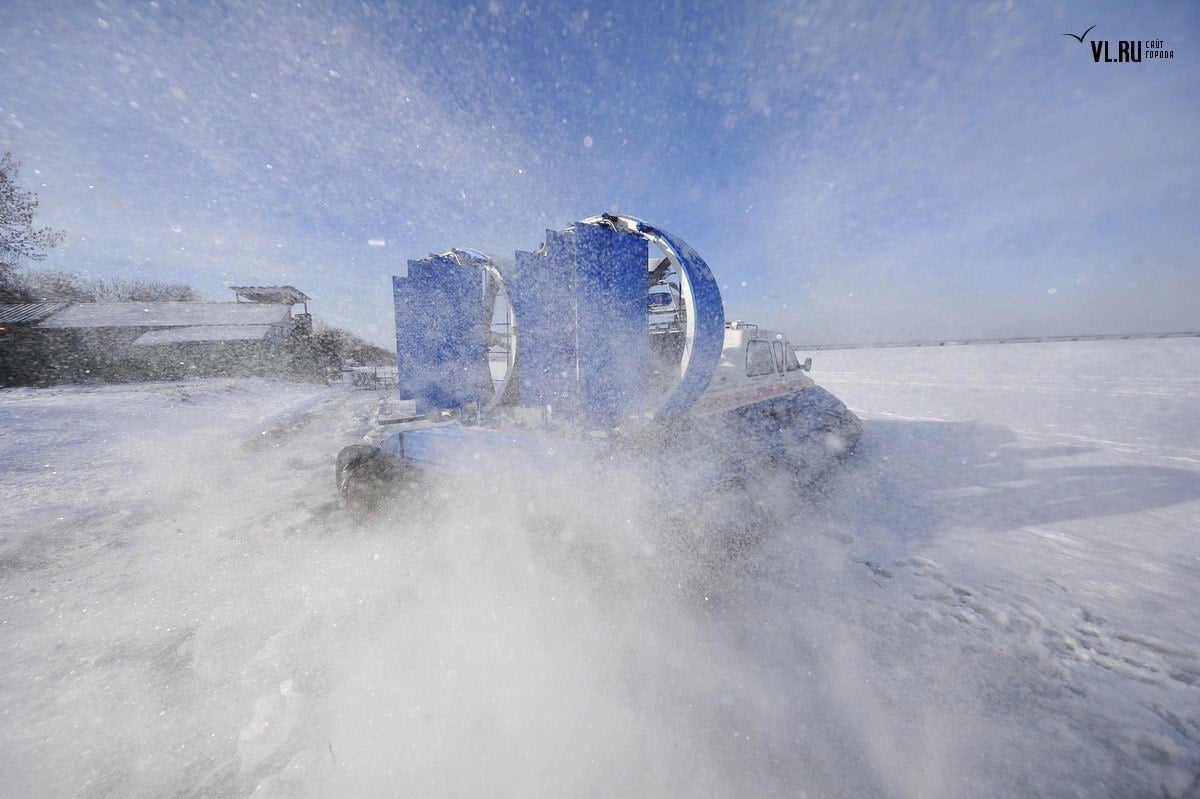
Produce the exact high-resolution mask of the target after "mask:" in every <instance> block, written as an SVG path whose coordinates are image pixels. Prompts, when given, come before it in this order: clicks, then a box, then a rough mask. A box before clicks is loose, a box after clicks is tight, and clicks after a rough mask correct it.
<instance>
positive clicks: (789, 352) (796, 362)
mask: <svg viewBox="0 0 1200 799" xmlns="http://www.w3.org/2000/svg"><path fill="white" fill-rule="evenodd" d="M783 351H784V354H785V355H786V356H787V370H788V371H789V372H799V371H800V359H799V358H797V357H796V351H795V350H794V349H792V345H791V344H788V343H787V342H784V345H783Z"/></svg>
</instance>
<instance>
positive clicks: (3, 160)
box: [0, 153, 63, 282]
mask: <svg viewBox="0 0 1200 799" xmlns="http://www.w3.org/2000/svg"><path fill="white" fill-rule="evenodd" d="M20 171H21V165H20V164H19V163H17V160H16V159H15V158H13V156H12V153H5V154H4V155H3V156H0V282H4V281H6V280H7V279H8V278H9V277H10V276H11V274H12V273H13V272H14V271H15V270H16V269H17V267H19V266H20V265H21V263H22V262H23V261H40V260H42V259H43V258H45V257H46V250H48V249H49V248H51V247H53V246H55V245H56V244H58V243H59V242H60V241H62V237H63V234H62V232H61V231H58V230H53V229H51V228H48V227H43V228H35V227H34V226H33V216H34V214H35V213H37V207H38V198H37V195H36V194H34V193H33V192H31V191H28V190H26V189H23V188H21V187H20V186H18V185H17V175H18V174H19V173H20Z"/></svg>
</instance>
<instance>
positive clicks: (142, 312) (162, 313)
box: [39, 302, 292, 328]
mask: <svg viewBox="0 0 1200 799" xmlns="http://www.w3.org/2000/svg"><path fill="white" fill-rule="evenodd" d="M291 310H292V308H291V306H290V305H275V304H270V303H261V302H87V303H80V304H78V305H72V306H70V307H69V308H66V309H65V310H62V311H59V312H58V313H57V314H55V315H54V316H52V317H50V318H49V319H47V320H46V321H45V322H42V324H41V325H39V327H53V328H89V327H191V326H193V325H276V324H280V323H282V322H284V321H285V320H287V318H288V317H289V316H291Z"/></svg>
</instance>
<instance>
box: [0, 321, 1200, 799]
mask: <svg viewBox="0 0 1200 799" xmlns="http://www.w3.org/2000/svg"><path fill="white" fill-rule="evenodd" d="M814 361H815V364H814V370H813V376H814V377H815V378H816V379H817V381H818V382H820V383H821V384H822V385H825V386H826V387H827V388H829V389H830V390H832V391H833V392H834V393H835V394H837V395H838V396H840V397H842V398H843V399H844V400H845V401H846V402H847V404H848V405H850V406H851V407H852V408H853V409H854V410H856V411H857V412H858V413H859V414H860V415H861V416H862V417H863V419H864V421H865V432H864V437H863V441H862V443H861V446H860V448H859V450H858V451H857V453H856V454H855V455H853V456H852V457H851V458H850V459H849V460H848V461H847V462H846V463H845V464H844V465H843V467H842V469H841V470H840V471H838V472H837V473H836V474H834V475H832V476H831V477H829V478H828V479H827V480H826V481H824V482H823V483H822V484H821V485H820V486H818V487H816V488H811V489H805V490H801V489H799V488H797V487H796V486H793V485H791V484H790V482H789V481H788V480H787V477H786V475H772V476H769V477H765V478H764V479H762V480H761V481H759V482H758V483H757V484H756V485H753V486H750V487H748V489H747V490H746V491H745V492H742V493H736V494H730V495H726V496H722V497H715V498H712V499H711V500H707V501H706V502H705V503H703V504H702V505H701V506H697V507H691V508H685V509H683V511H682V513H680V514H675V515H673V514H671V513H669V512H668V509H669V508H670V507H671V505H672V503H671V502H670V501H669V498H668V497H664V496H662V495H660V494H657V493H655V491H654V490H653V489H651V488H649V487H648V486H649V485H650V484H651V482H652V481H651V480H650V476H648V475H643V474H639V473H638V472H637V471H636V470H634V469H631V468H628V467H622V468H619V469H618V468H614V469H609V470H607V471H604V470H600V471H601V473H600V474H597V468H593V467H586V468H585V467H584V466H583V465H581V466H580V469H579V471H578V473H577V474H554V475H544V474H533V473H529V472H527V471H526V470H524V469H522V467H521V465H520V464H496V463H492V462H490V460H489V457H488V453H480V456H479V460H478V468H477V469H475V470H472V471H467V472H463V473H458V474H450V475H443V476H440V477H439V479H438V480H436V481H434V482H431V483H429V484H426V485H420V486H417V487H415V488H413V489H412V490H411V491H410V493H409V494H408V495H407V496H405V497H404V498H403V499H401V500H398V501H397V502H396V503H394V504H392V505H389V506H388V507H387V508H386V509H384V510H383V511H381V512H380V513H378V514H377V515H375V516H374V517H371V518H367V519H361V518H358V517H355V516H353V515H352V514H351V513H350V512H348V511H346V510H344V509H343V508H342V507H341V506H340V505H339V503H338V501H337V495H336V491H335V488H334V484H333V475H332V468H333V467H332V464H333V459H334V456H335V455H336V453H337V451H338V450H339V449H340V447H342V446H343V445H345V444H347V443H353V442H355V441H359V440H361V438H362V436H364V435H377V434H378V433H379V430H378V428H377V426H376V424H375V420H376V418H377V412H379V411H381V409H386V408H387V406H388V403H387V402H386V401H385V399H384V397H383V395H381V394H379V393H375V392H370V391H359V390H354V389H350V388H346V387H342V386H335V387H330V388H325V387H316V386H306V385H296V384H288V383H278V382H270V381H261V380H237V381H225V380H204V381H197V382H187V383H162V384H150V385H138V386H110V387H73V388H59V389H40V390H33V389H10V390H4V391H0V470H2V471H0V575H2V576H0V586H2V588H0V601H2V605H0V673H2V674H3V675H4V680H3V681H2V682H0V717H2V718H3V725H2V726H0V773H2V774H3V775H4V778H3V779H4V789H3V792H4V793H6V794H8V795H13V796H60V795H83V796H102V795H103V796H110V795H122V796H124V795H130V796H146V795H196V794H200V795H254V796H370V795H381V794H386V795H395V794H404V795H414V796H423V795H531V796H532V795H551V796H561V795H570V794H587V795H606V796H648V795H655V796H669V795H724V796H732V795H737V796H769V795H783V796H805V795H808V796H839V795H845V796H898V797H938V796H946V797H957V796H973V797H974V796H1035V795H1037V796H1042V795H1054V796H1081V797H1095V796H1122V797H1126V796H1154V797H1161V796H1164V795H1170V796H1181V795H1185V794H1186V792H1187V791H1189V790H1191V791H1192V792H1193V793H1194V792H1195V790H1196V780H1197V779H1200V777H1198V775H1200V537H1198V536H1197V527H1198V524H1197V522H1198V520H1200V424H1198V420H1200V340H1194V339H1184V340H1166V341H1157V340H1154V341H1119V342H1072V343H1062V344H1029V345H993V346H977V347H947V348H937V349H912V350H850V351H842V352H823V353H815V354H814ZM680 468H681V469H682V468H686V464H681V465H680Z"/></svg>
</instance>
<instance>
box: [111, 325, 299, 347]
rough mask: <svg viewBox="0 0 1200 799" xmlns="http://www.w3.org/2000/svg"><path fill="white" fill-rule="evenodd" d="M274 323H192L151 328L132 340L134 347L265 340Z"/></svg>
mask: <svg viewBox="0 0 1200 799" xmlns="http://www.w3.org/2000/svg"><path fill="white" fill-rule="evenodd" d="M277 330H278V328H277V327H276V326H275V325H193V326H191V327H169V328H166V329H164V330H151V331H150V332H149V333H143V334H142V335H140V336H138V337H137V339H135V340H134V342H133V345H134V346H135V347H153V346H157V345H159V344H182V343H185V342H189V341H266V340H268V339H270V338H272V337H273V335H274V334H275V333H276V332H277Z"/></svg>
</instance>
